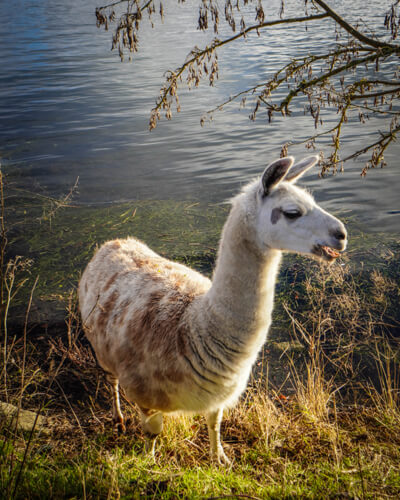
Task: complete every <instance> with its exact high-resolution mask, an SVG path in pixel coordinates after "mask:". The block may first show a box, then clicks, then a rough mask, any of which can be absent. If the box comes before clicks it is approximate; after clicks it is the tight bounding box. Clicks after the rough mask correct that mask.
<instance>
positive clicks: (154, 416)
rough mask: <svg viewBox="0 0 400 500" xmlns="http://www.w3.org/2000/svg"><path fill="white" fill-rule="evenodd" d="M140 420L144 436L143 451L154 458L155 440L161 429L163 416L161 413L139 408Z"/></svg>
mask: <svg viewBox="0 0 400 500" xmlns="http://www.w3.org/2000/svg"><path fill="white" fill-rule="evenodd" d="M140 418H141V421H142V428H143V432H144V436H145V445H144V451H145V453H146V454H149V455H151V456H152V457H154V450H155V445H156V439H157V436H158V435H159V434H160V432H161V431H162V429H163V414H162V412H161V411H157V410H148V409H146V408H140Z"/></svg>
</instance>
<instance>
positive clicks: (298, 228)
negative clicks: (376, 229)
mask: <svg viewBox="0 0 400 500" xmlns="http://www.w3.org/2000/svg"><path fill="white" fill-rule="evenodd" d="M317 161H318V156H312V157H309V158H306V159H305V160H303V161H302V162H300V163H298V164H296V165H294V166H292V164H293V158H292V157H287V158H281V159H279V160H277V161H274V162H273V163H272V164H271V165H269V166H268V167H267V168H266V170H265V172H264V174H263V175H262V177H261V179H259V180H256V181H254V182H252V183H250V184H249V185H248V186H246V187H245V188H244V190H243V191H242V192H241V193H240V194H239V195H238V196H236V197H235V198H234V199H233V201H232V209H231V212H230V214H229V217H228V219H227V221H226V223H225V226H224V229H223V232H222V238H221V242H220V245H219V251H218V258H217V262H216V267H215V271H214V275H213V279H212V282H211V281H210V280H209V279H207V278H205V277H204V276H202V275H201V274H199V273H197V272H196V271H193V270H191V269H189V268H187V267H185V266H183V265H181V264H177V263H175V262H171V261H169V260H167V259H164V258H162V257H160V256H159V255H157V254H156V253H155V252H153V251H152V250H150V249H149V248H148V247H147V246H146V245H144V244H143V243H141V242H140V241H138V240H136V239H134V238H128V239H125V240H114V241H109V242H108V243H105V244H104V245H103V246H102V247H101V248H100V249H99V250H98V251H97V252H96V254H95V256H94V257H93V259H92V260H91V262H90V263H89V264H88V266H87V268H86V270H85V271H84V273H83V275H82V279H81V281H80V284H79V301H80V308H81V313H82V318H83V324H84V329H85V332H86V335H87V337H88V338H89V340H90V342H91V344H92V346H93V349H94V351H95V353H96V356H97V359H98V362H99V364H100V366H101V367H102V368H103V369H104V370H105V372H106V374H107V379H108V381H109V382H110V383H111V384H112V386H113V419H114V422H115V424H116V426H117V427H119V428H120V429H122V430H123V429H124V419H123V415H122V413H121V409H120V404H119V394H118V387H119V384H120V385H121V387H122V388H123V389H124V391H125V394H126V396H127V398H128V399H129V400H130V401H135V402H136V403H137V405H138V406H139V410H140V415H141V419H142V425H143V431H144V434H145V437H146V444H145V449H146V450H147V451H149V452H150V453H152V454H154V444H155V439H156V437H157V435H158V434H159V433H160V432H161V430H162V422H163V414H164V413H175V412H196V413H204V414H205V415H206V419H207V424H208V431H209V438H210V451H211V457H212V458H213V459H215V460H216V461H218V462H219V463H229V459H228V458H227V456H226V455H225V453H224V451H223V448H222V445H221V441H220V431H219V429H220V422H221V417H222V412H223V409H224V408H226V407H230V406H232V405H234V404H235V402H236V401H237V400H238V398H239V396H240V394H241V393H242V392H243V391H244V389H245V388H246V384H247V380H248V377H249V374H250V370H251V367H252V365H253V363H254V362H255V360H256V357H257V354H258V353H259V351H260V349H261V347H262V345H263V343H264V342H265V340H266V336H267V332H268V328H269V325H270V323H271V313H272V308H273V299H274V287H275V280H276V275H277V272H278V267H279V262H280V259H281V254H282V251H289V252H300V253H303V254H308V255H312V256H317V257H318V258H320V259H322V260H324V261H327V262H331V261H333V260H334V259H335V258H336V257H338V256H339V252H340V251H343V250H344V249H345V247H346V242H347V236H346V230H345V228H344V226H343V224H342V223H341V222H340V221H339V220H338V219H336V218H335V217H333V216H332V215H330V214H328V213H327V212H325V211H324V210H323V209H322V208H320V207H319V206H318V205H317V204H316V203H315V201H314V199H313V198H312V196H311V195H310V194H309V193H307V192H306V191H304V190H302V189H300V188H298V187H296V186H295V185H294V182H295V180H296V179H298V178H299V177H300V176H301V175H302V174H303V173H304V172H305V171H306V170H308V169H309V168H310V167H311V166H312V165H314V164H315V163H316V162H317Z"/></svg>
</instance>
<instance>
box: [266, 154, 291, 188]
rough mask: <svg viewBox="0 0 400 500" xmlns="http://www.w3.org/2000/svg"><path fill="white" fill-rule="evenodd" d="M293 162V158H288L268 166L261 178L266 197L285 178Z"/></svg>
mask: <svg viewBox="0 0 400 500" xmlns="http://www.w3.org/2000/svg"><path fill="white" fill-rule="evenodd" d="M293 162H294V158H293V156H287V157H286V158H280V159H279V160H276V161H274V162H272V163H271V164H270V165H268V167H267V168H266V169H265V171H264V173H263V175H262V178H261V183H262V187H263V191H264V195H265V196H266V195H267V194H268V193H269V192H270V191H271V190H272V189H273V188H274V187H275V186H277V185H278V184H279V183H280V182H281V181H282V180H283V179H284V178H285V176H286V174H287V173H288V170H289V168H290V167H291V166H292V165H293Z"/></svg>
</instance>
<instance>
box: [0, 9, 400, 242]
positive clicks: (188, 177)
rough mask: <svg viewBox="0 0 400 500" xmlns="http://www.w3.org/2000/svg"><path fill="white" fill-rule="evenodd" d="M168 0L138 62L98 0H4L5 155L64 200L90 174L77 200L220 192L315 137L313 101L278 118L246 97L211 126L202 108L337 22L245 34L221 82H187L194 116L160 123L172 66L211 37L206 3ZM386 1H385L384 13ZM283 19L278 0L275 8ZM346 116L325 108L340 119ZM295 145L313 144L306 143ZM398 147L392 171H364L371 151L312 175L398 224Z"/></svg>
mask: <svg viewBox="0 0 400 500" xmlns="http://www.w3.org/2000/svg"><path fill="white" fill-rule="evenodd" d="M100 3H101V2H100ZM273 3H274V2H270V4H269V5H272V4H273ZM275 3H276V2H275ZM301 3H302V2H300V4H301ZM386 3H387V4H389V1H387V2H380V5H384V4H386ZM164 4H165V7H166V20H165V23H164V24H162V25H161V23H160V22H159V21H158V19H156V23H157V26H158V27H159V29H158V30H157V35H156V32H155V31H152V30H151V28H150V27H147V28H146V30H145V31H144V33H143V34H142V35H141V37H142V38H141V51H140V52H139V54H138V55H135V57H134V62H133V63H129V62H125V63H121V62H120V61H119V58H118V55H117V54H116V53H112V52H111V51H110V41H111V32H108V33H106V32H104V31H103V30H99V29H97V28H96V26H95V16H94V10H95V7H96V6H98V5H99V2H98V1H96V0H84V1H82V0H71V1H69V2H65V1H64V0H14V1H13V2H2V6H1V7H2V14H3V20H2V23H1V25H0V47H1V48H0V67H1V68H2V71H1V74H0V156H1V157H2V164H3V166H5V168H6V170H7V172H8V173H9V174H10V175H11V178H12V179H13V181H15V182H17V183H18V184H20V185H23V186H28V187H29V188H30V189H34V190H37V191H39V192H44V193H47V194H52V195H56V196H58V195H60V194H62V193H65V192H67V191H68V190H69V188H70V187H71V186H72V185H73V184H74V182H75V180H76V178H77V177H78V176H79V196H78V197H77V198H76V199H75V200H76V202H77V203H104V202H112V201H121V200H132V199H166V198H174V199H201V200H209V201H210V202H219V201H222V200H224V199H226V198H227V197H229V196H231V195H232V194H233V193H235V192H236V191H237V189H238V188H239V187H240V185H242V184H243V183H244V182H245V181H246V180H247V179H248V178H251V177H252V176H254V175H256V174H258V173H260V172H261V171H262V169H263V168H264V166H265V165H266V164H267V163H268V162H269V161H270V160H273V159H275V158H276V157H278V156H279V153H280V147H281V145H282V143H284V142H286V141H287V140H292V141H298V140H301V139H305V138H306V137H307V135H309V134H313V133H314V128H313V124H312V122H311V121H310V120H309V119H308V118H305V117H304V116H303V113H302V109H298V110H297V111H296V112H295V113H294V116H293V117H292V118H291V119H276V120H274V121H273V123H272V124H268V122H267V119H266V116H265V115H264V114H263V113H260V115H259V118H258V119H257V121H256V122H251V121H250V120H248V115H249V113H250V109H245V110H240V109H239V107H238V105H237V104H234V105H231V106H230V107H228V108H226V110H225V111H224V112H222V113H219V114H216V115H215V120H214V121H213V122H212V123H211V124H209V125H206V126H205V127H203V128H202V127H201V126H200V117H201V115H202V114H203V113H204V112H205V111H207V110H208V109H210V108H211V107H214V106H216V105H218V104H219V103H220V102H222V101H223V100H225V99H226V98H227V97H228V96H229V95H230V94H233V93H235V92H238V91H240V90H242V89H244V88H246V87H250V86H252V85H254V84H256V83H257V82H260V81H263V79H264V80H265V79H267V77H268V75H271V73H273V71H274V70H276V68H277V67H278V65H279V64H281V63H282V61H288V60H289V57H290V56H293V55H299V54H300V53H302V54H306V53H307V52H308V51H309V50H311V49H312V48H313V47H314V46H315V45H316V44H317V45H319V46H321V45H320V44H321V41H322V42H324V43H326V44H330V43H333V42H334V40H333V38H334V36H333V32H332V31H331V30H330V29H326V24H325V25H324V27H321V26H319V25H312V26H309V29H308V31H305V30H304V27H298V26H293V27H286V28H284V29H282V28H279V29H278V28H276V29H271V30H270V31H268V34H267V35H266V36H265V37H263V38H258V37H257V36H256V35H253V36H250V37H249V38H248V41H247V42H246V43H243V42H241V41H239V42H237V43H236V44H235V45H231V46H227V47H226V48H225V49H223V50H221V51H220V53H219V54H220V79H219V81H218V83H217V85H216V87H215V88H211V89H210V88H209V87H208V86H207V85H206V84H205V85H203V86H202V87H201V88H200V89H196V90H194V91H190V92H188V91H183V92H182V94H181V103H182V113H180V114H179V115H177V116H176V117H175V118H174V120H172V122H167V121H162V122H161V123H160V124H159V126H158V127H157V129H156V130H154V131H153V132H151V133H150V132H148V119H149V112H150V109H151V108H152V107H153V105H154V102H155V98H156V96H157V95H158V91H159V88H160V86H161V85H162V83H163V73H164V71H166V70H167V69H169V68H175V67H176V66H177V65H178V64H179V63H180V62H182V61H183V60H184V59H185V57H186V55H187V53H188V52H189V50H190V49H191V48H192V47H193V46H194V45H195V44H197V45H198V46H200V47H202V46H204V45H205V44H206V43H207V42H208V40H209V36H205V35H204V34H203V33H200V32H198V31H196V29H195V26H196V17H197V5H198V2H197V1H194V0H192V1H189V2H186V4H185V5H184V6H179V5H178V4H177V2H175V1H172V0H171V1H168V2H164ZM191 5H192V7H191ZM350 5H351V14H349V12H350V10H349V6H350ZM368 5H369V4H368ZM368 5H367V6H366V3H365V2H362V1H361V0H356V1H352V2H349V1H347V0H346V1H345V0H343V1H340V2H335V8H337V9H342V11H346V13H347V14H348V15H350V17H351V19H357V18H358V17H359V16H363V19H364V20H366V21H368V20H370V21H371V20H372V23H373V26H376V27H379V28H380V26H381V24H382V22H383V19H382V16H380V17H379V16H378V17H377V16H375V13H374V12H373V7H371V6H369V7H368ZM250 8H251V9H253V7H250ZM368 9H369V10H370V11H369V10H368ZM384 10H385V9H384V8H381V7H380V13H381V14H382V13H383V12H384ZM292 13H293V12H288V15H290V14H292ZM298 13H300V11H299V12H297V14H298ZM276 17H277V15H276V14H275V10H274V9H272V8H271V18H272V19H275V18H276ZM220 36H221V37H222V36H224V33H222V34H220ZM391 64H394V63H391ZM388 69H391V68H388ZM335 118H336V116H335V115H334V114H332V115H329V114H328V115H326V123H327V125H328V126H329V123H330V122H332V120H334V119H335ZM332 123H333V122H332ZM380 126H382V129H383V122H381V121H379V120H375V121H371V122H369V123H368V124H367V125H364V126H363V127H359V126H357V124H354V125H353V126H352V127H351V128H350V131H349V133H348V134H347V136H346V141H345V143H344V146H343V155H346V154H348V153H350V151H351V150H354V148H358V147H360V146H361V145H362V144H363V143H365V142H366V141H368V140H369V139H370V138H371V132H374V131H376V130H377V129H379V127H380ZM290 154H294V155H295V156H297V157H300V156H305V155H306V154H308V153H307V152H306V151H305V149H304V146H301V145H299V146H293V147H292V148H291V149H290ZM399 156H400V146H399V145H398V144H397V145H396V144H395V145H393V146H392V147H391V149H390V150H389V151H388V152H387V154H386V161H387V163H388V166H387V168H385V169H383V170H381V169H379V171H372V172H370V173H369V174H368V176H367V178H366V179H361V178H360V175H359V173H360V171H361V168H362V166H363V163H364V162H363V161H362V160H358V161H357V162H354V163H348V164H347V166H346V171H345V173H344V174H339V175H337V176H335V177H330V178H328V179H325V180H320V179H319V178H318V176H317V170H316V171H315V172H314V173H312V174H309V175H308V176H307V178H306V184H307V185H308V186H309V187H311V189H312V190H313V191H314V193H315V196H316V198H317V199H318V200H319V201H321V203H322V204H323V205H324V206H325V207H326V208H327V209H329V210H333V211H336V212H337V211H344V212H348V213H349V214H354V215H356V217H357V218H358V219H359V220H360V221H361V223H363V224H364V225H365V228H367V229H368V230H370V231H374V230H379V231H381V230H384V231H387V232H395V233H398V232H399V229H400V202H399V195H398V187H399V178H400V173H399V165H398V163H399V160H398V157H399Z"/></svg>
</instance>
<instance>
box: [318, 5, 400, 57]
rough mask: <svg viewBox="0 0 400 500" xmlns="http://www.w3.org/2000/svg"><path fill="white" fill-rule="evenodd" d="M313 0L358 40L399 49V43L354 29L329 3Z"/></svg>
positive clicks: (377, 47) (373, 45) (379, 46)
mask: <svg viewBox="0 0 400 500" xmlns="http://www.w3.org/2000/svg"><path fill="white" fill-rule="evenodd" d="M313 2H314V3H316V4H317V5H319V6H320V7H321V8H322V9H324V10H325V12H326V13H327V14H328V15H329V17H331V18H332V19H334V20H335V21H336V22H337V23H338V24H339V25H340V26H341V27H342V28H344V29H345V30H346V31H347V32H348V33H350V34H351V35H352V36H353V37H354V38H356V39H357V40H359V41H360V42H362V43H365V44H367V45H370V46H371V47H375V48H376V49H380V48H382V49H383V48H388V47H389V48H390V49H393V50H394V51H396V52H399V51H400V46H399V45H393V44H391V43H387V42H379V41H378V40H374V39H373V38H370V37H368V36H365V35H363V34H362V33H360V32H359V31H358V30H356V28H354V26H351V25H350V24H349V23H348V22H346V21H345V20H344V19H343V18H342V17H341V16H339V14H337V12H335V11H334V10H333V9H331V8H330V7H329V5H327V4H326V3H325V2H324V1H323V0H313Z"/></svg>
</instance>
